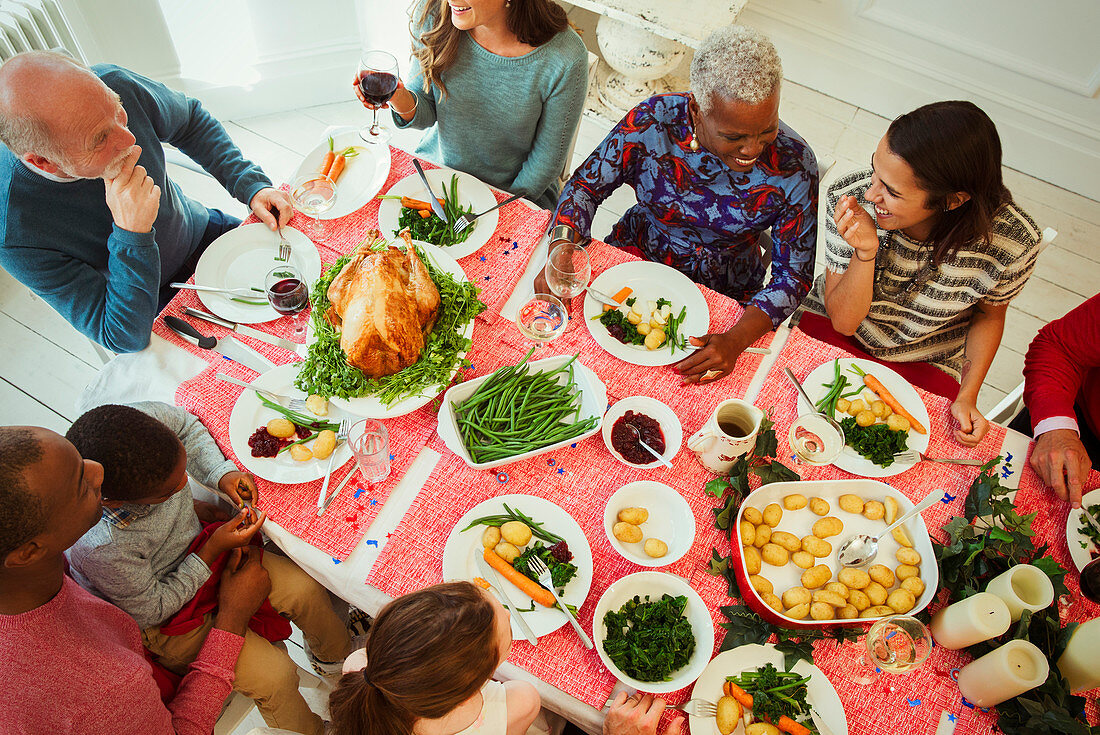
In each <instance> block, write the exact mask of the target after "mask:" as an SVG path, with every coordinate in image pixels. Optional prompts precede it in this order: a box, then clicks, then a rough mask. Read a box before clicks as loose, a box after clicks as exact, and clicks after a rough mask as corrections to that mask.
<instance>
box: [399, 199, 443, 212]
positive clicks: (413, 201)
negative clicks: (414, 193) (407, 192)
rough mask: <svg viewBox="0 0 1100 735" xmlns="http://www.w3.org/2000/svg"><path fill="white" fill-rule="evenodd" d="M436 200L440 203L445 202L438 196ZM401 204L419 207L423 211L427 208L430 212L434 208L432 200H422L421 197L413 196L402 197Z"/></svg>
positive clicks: (411, 207)
mask: <svg viewBox="0 0 1100 735" xmlns="http://www.w3.org/2000/svg"><path fill="white" fill-rule="evenodd" d="M436 201H437V202H439V203H440V204H443V200H442V199H439V198H438V197H437V198H436ZM401 206H402V207H405V208H407V209H419V210H421V211H424V210H425V209H426V210H428V211H429V212H430V211H431V210H432V205H431V202H422V201H420V200H419V199H413V198H412V197H401Z"/></svg>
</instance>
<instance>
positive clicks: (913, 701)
mask: <svg viewBox="0 0 1100 735" xmlns="http://www.w3.org/2000/svg"><path fill="white" fill-rule="evenodd" d="M905 703H906V704H908V705H909V706H910V707H920V700H919V699H909V698H908V697H906V699H905Z"/></svg>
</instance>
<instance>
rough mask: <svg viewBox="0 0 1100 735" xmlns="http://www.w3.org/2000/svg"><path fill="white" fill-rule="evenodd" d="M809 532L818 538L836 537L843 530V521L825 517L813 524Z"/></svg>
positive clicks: (834, 517)
mask: <svg viewBox="0 0 1100 735" xmlns="http://www.w3.org/2000/svg"><path fill="white" fill-rule="evenodd" d="M810 530H811V531H812V532H813V535H814V536H817V537H818V538H829V537H830V536H838V535H839V534H840V532H841V531H843V530H844V521H842V520H840V519H839V518H837V517H836V516H826V517H825V518H822V519H821V520H819V521H817V522H815V523H814V526H813V528H812V529H810Z"/></svg>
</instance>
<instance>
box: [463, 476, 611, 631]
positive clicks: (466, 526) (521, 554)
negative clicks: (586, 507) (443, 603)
mask: <svg viewBox="0 0 1100 735" xmlns="http://www.w3.org/2000/svg"><path fill="white" fill-rule="evenodd" d="M509 539H510V540H509ZM490 542H492V546H488V545H487V544H489V543H490ZM513 542H514V543H513ZM521 542H522V543H521ZM498 551H499V552H500V554H498V555H497V557H495V558H492V562H491V563H490V566H491V567H492V568H493V569H494V570H496V571H497V574H495V575H493V576H494V577H496V578H497V579H486V578H485V574H484V573H483V572H482V571H481V569H480V568H479V565H478V558H479V557H480V558H482V559H484V558H486V556H487V555H490V556H491V555H492V554H497V552H498ZM530 556H538V557H539V558H541V559H543V561H545V562H546V563H547V566H548V567H549V568H550V572H551V575H552V576H553V578H554V579H555V580H558V581H561V582H563V584H562V585H561V586H560V587H558V594H559V596H560V597H561V600H562V602H564V603H565V604H566V605H570V606H572V607H573V608H575V609H579V608H580V607H581V606H582V605H584V602H585V599H586V598H587V597H588V591H589V589H590V588H591V587H592V548H591V547H590V546H589V545H588V539H587V538H585V536H584V531H582V530H581V527H580V526H579V525H578V524H577V522H576V521H575V520H574V519H573V517H572V516H570V515H569V514H568V513H566V512H565V511H564V510H562V509H561V508H560V507H558V506H557V505H555V504H554V503H551V502H550V501H549V500H545V499H543V498H540V497H538V496H536V495H498V496H497V497H495V498H489V499H488V500H485V501H483V502H481V503H478V504H477V505H475V506H474V507H472V508H470V510H468V511H466V514H465V515H463V516H462V517H461V518H460V519H458V522H457V523H456V524H455V525H454V528H453V529H451V533H450V535H449V536H447V540H446V541H445V542H444V546H443V579H444V580H446V581H448V582H450V581H458V580H466V581H469V582H473V583H474V584H477V585H478V586H480V587H482V588H485V587H486V583H487V584H488V587H489V588H490V589H491V590H492V592H493V594H495V595H496V596H497V599H499V600H501V602H502V603H503V604H505V605H507V602H504V596H502V595H501V594H500V591H499V590H497V586H498V584H500V582H499V580H500V579H503V580H504V582H503V584H504V585H507V586H506V587H505V589H504V592H505V593H506V594H507V597H508V598H511V600H512V602H513V603H515V605H516V608H517V612H518V613H519V614H520V615H522V616H523V619H524V621H525V622H526V623H527V624H528V625H529V626H531V630H532V631H533V632H534V634H535V635H536V636H544V635H546V634H547V633H552V632H554V631H555V630H557V629H558V628H560V627H561V626H563V625H565V624H566V622H567V620H566V618H565V613H563V612H561V610H559V609H558V608H557V607H555V606H554V603H553V599H552V596H550V595H549V593H548V592H547V591H546V590H545V589H543V588H542V587H541V586H539V584H538V583H537V582H536V581H535V580H534V576H535V575H534V573H533V572H530V570H529V569H527V567H526V564H525V560H526V559H527V558H528V557H530ZM536 599H538V600H540V601H539V602H536V601H535V600H536ZM512 637H513V638H514V639H515V640H516V641H522V640H523V638H524V636H523V631H522V630H520V628H519V624H518V623H516V621H515V620H513V621H512Z"/></svg>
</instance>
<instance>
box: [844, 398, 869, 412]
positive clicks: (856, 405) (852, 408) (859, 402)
mask: <svg viewBox="0 0 1100 735" xmlns="http://www.w3.org/2000/svg"><path fill="white" fill-rule="evenodd" d="M866 409H867V404H866V403H864V402H863V399H862V398H857V399H855V400H854V401H852V402H851V403H849V404H848V415H849V416H856V415H858V414H859V412H860V411H864V410H866Z"/></svg>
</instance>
